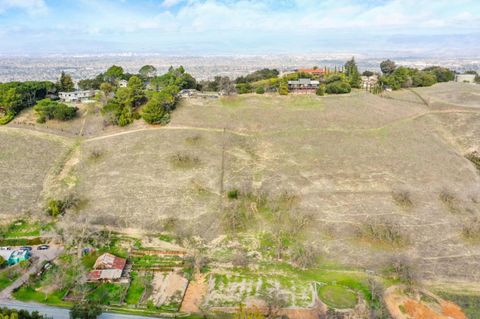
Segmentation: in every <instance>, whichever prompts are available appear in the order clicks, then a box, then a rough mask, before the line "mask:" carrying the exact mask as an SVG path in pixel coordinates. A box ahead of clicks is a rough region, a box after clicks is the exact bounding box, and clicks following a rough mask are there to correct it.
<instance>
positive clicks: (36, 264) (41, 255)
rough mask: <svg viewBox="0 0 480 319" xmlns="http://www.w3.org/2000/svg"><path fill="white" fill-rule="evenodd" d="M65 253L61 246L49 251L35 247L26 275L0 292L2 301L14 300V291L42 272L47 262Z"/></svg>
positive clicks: (51, 248) (53, 247)
mask: <svg viewBox="0 0 480 319" xmlns="http://www.w3.org/2000/svg"><path fill="white" fill-rule="evenodd" d="M12 249H17V247H12ZM62 251H63V247H61V246H51V247H50V248H49V249H47V250H37V246H33V249H32V251H31V253H32V257H31V258H32V259H33V263H32V265H31V266H30V268H29V269H28V271H27V272H26V273H24V274H23V275H22V276H20V277H19V278H18V279H17V280H15V281H14V282H13V283H12V284H11V285H10V286H8V287H7V288H5V289H3V290H2V291H1V292H0V300H6V299H11V298H12V292H13V290H15V289H17V288H19V287H20V286H22V285H23V284H24V283H26V282H27V281H28V279H29V277H30V275H32V274H36V273H38V272H39V271H40V269H41V267H42V265H43V262H45V261H52V260H54V259H55V258H57V257H58V256H59V255H60V253H61V252H62Z"/></svg>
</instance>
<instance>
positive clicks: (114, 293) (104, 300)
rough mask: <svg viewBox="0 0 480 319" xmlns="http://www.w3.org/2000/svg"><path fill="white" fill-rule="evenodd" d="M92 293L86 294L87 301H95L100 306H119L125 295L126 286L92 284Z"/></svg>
mask: <svg viewBox="0 0 480 319" xmlns="http://www.w3.org/2000/svg"><path fill="white" fill-rule="evenodd" d="M91 288H92V291H91V292H90V293H89V294H88V297H87V298H88V299H89V300H92V301H96V302H98V303H100V304H102V305H111V304H120V303H121V302H122V299H123V296H124V295H125V292H126V290H127V289H128V285H122V284H112V283H105V284H98V285H97V284H92V285H91Z"/></svg>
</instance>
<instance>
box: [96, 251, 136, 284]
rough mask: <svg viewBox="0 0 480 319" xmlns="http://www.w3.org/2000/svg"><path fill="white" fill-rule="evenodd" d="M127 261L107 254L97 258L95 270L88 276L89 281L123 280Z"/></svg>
mask: <svg viewBox="0 0 480 319" xmlns="http://www.w3.org/2000/svg"><path fill="white" fill-rule="evenodd" d="M126 264H127V260H126V259H124V258H120V257H117V256H115V255H112V254H109V253H105V254H103V255H101V256H100V257H98V258H97V261H96V262H95V265H94V266H93V270H92V271H91V272H90V273H89V274H88V280H89V281H108V282H112V281H117V280H119V279H120V278H122V275H123V271H124V269H125V265H126Z"/></svg>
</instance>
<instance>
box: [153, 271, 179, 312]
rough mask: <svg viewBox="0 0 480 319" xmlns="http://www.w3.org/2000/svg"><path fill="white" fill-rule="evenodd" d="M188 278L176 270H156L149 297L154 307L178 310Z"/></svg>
mask: <svg viewBox="0 0 480 319" xmlns="http://www.w3.org/2000/svg"><path fill="white" fill-rule="evenodd" d="M187 286H188V280H187V279H185V278H184V277H183V276H181V275H180V274H178V273H177V272H174V271H171V272H168V273H166V272H163V273H160V272H157V273H155V275H154V277H153V281H152V288H153V291H152V294H151V296H150V298H149V300H150V301H151V302H153V304H154V305H155V306H156V307H160V308H162V309H165V310H172V311H178V308H179V307H180V303H181V302H182V298H183V295H184V294H185V290H186V289H187Z"/></svg>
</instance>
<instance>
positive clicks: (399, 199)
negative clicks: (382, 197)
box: [392, 191, 413, 208]
mask: <svg viewBox="0 0 480 319" xmlns="http://www.w3.org/2000/svg"><path fill="white" fill-rule="evenodd" d="M392 198H393V200H394V201H395V203H396V204H397V205H398V206H400V207H402V208H412V207H413V202H412V199H411V195H410V193H409V192H408V191H395V192H392Z"/></svg>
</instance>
